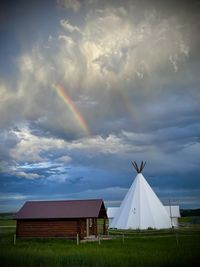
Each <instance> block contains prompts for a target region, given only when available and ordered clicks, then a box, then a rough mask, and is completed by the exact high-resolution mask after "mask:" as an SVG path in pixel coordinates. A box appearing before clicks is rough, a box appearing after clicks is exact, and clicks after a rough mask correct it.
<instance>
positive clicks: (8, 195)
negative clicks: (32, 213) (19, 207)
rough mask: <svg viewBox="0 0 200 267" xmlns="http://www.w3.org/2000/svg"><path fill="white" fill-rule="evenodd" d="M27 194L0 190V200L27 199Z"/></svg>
mask: <svg viewBox="0 0 200 267" xmlns="http://www.w3.org/2000/svg"><path fill="white" fill-rule="evenodd" d="M27 198H28V196H27V195H23V194H18V193H4V192H0V201H8V200H24V199H27Z"/></svg>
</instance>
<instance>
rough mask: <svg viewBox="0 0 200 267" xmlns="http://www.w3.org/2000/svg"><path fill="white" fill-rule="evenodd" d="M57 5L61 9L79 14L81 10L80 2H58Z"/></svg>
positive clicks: (75, 0)
mask: <svg viewBox="0 0 200 267" xmlns="http://www.w3.org/2000/svg"><path fill="white" fill-rule="evenodd" d="M57 3H58V4H59V5H60V6H61V7H64V8H67V9H72V10H73V11H74V12H78V11H79V10H80V9H81V2H79V1H78V0H57Z"/></svg>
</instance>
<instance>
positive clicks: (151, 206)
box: [110, 162, 172, 229]
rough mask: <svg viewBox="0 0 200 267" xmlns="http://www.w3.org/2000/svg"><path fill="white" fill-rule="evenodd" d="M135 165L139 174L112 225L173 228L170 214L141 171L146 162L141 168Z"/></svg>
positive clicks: (122, 227)
mask: <svg viewBox="0 0 200 267" xmlns="http://www.w3.org/2000/svg"><path fill="white" fill-rule="evenodd" d="M132 163H133V162H132ZM133 165H134V167H135V169H136V171H137V172H138V174H137V176H136V178H135V180H134V182H133V184H132V185H131V187H130V189H129V190H128V193H127V194H126V196H125V198H124V200H123V201H122V203H121V206H120V208H119V209H118V211H117V212H116V214H115V216H114V218H113V220H112V223H111V226H110V227H111V228H117V229H147V228H155V229H164V228H171V227H172V226H171V220H170V216H169V215H168V213H167V211H166V209H165V207H164V206H163V204H162V203H161V201H160V200H159V198H158V197H157V196H156V194H155V193H154V191H153V190H152V189H151V187H150V185H149V184H148V183H147V181H146V180H145V178H144V176H143V175H142V173H141V171H142V170H143V168H144V166H145V164H144V163H143V162H142V163H141V166H140V168H138V166H137V164H136V163H135V162H134V163H133Z"/></svg>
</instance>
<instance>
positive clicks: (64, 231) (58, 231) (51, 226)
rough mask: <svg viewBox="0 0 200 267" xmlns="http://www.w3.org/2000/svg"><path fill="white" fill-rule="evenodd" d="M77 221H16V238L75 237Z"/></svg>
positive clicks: (78, 227)
mask: <svg viewBox="0 0 200 267" xmlns="http://www.w3.org/2000/svg"><path fill="white" fill-rule="evenodd" d="M77 233H79V235H80V222H79V220H71V219H69V220H18V221H17V232H16V234H17V237H76V235H77Z"/></svg>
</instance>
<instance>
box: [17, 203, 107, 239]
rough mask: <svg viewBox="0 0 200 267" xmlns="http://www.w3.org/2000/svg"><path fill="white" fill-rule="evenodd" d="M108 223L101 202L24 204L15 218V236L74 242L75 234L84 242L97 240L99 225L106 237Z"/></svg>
mask: <svg viewBox="0 0 200 267" xmlns="http://www.w3.org/2000/svg"><path fill="white" fill-rule="evenodd" d="M99 219H101V220H99ZM107 219H108V217H107V213H106V209H105V205H104V202H103V200H102V199H90V200H62V201H59V200H58V201H27V202H26V203H25V204H24V205H23V207H22V208H21V209H20V210H19V211H18V212H17V214H16V221H17V227H16V236H17V237H20V238H21V237H22V238H27V237H29V238H30V237H31V238H35V237H40V238H45V237H65V238H76V237H77V234H78V236H79V238H80V239H83V238H84V237H88V236H91V235H92V236H97V234H98V221H101V226H102V232H101V233H102V234H106V231H107V226H106V222H107Z"/></svg>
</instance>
